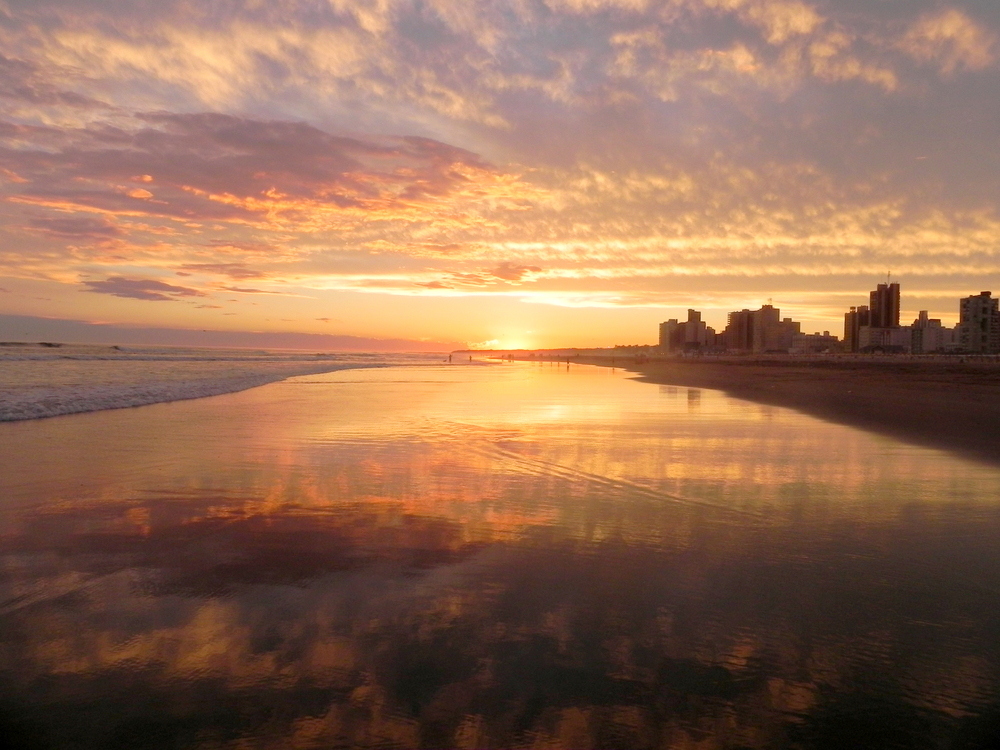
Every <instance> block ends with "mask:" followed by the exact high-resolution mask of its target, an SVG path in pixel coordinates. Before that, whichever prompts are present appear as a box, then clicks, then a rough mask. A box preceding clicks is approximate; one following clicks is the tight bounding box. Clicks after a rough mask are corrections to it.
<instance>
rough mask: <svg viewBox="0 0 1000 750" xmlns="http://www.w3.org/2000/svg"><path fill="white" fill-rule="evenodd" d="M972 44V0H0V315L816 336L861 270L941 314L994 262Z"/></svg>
mask: <svg viewBox="0 0 1000 750" xmlns="http://www.w3.org/2000/svg"><path fill="white" fill-rule="evenodd" d="M998 39H1000V6H998V5H997V4H996V3H985V2H977V1H975V0H965V1H959V0H955V1H949V2H938V1H937V0H933V1H932V0H908V1H907V2H899V1H898V0H894V1H892V2H886V3H880V4H878V5H877V6H874V7H873V6H872V5H871V4H870V3H864V2H861V0H829V1H827V2H805V1H802V0H661V1H660V2H654V1H653V0H510V1H509V2H491V1H489V0H478V1H470V0H463V2H458V0H426V1H423V2H418V0H371V1H370V2H367V1H366V2H362V1H361V0H358V1H357V2H350V1H348V0H329V1H326V0H324V1H323V2H319V1H317V2H291V1H287V2H286V1H282V2H274V3H265V4H261V3H256V2H251V1H250V0H232V1H231V2H227V3H225V4H211V5H206V6H197V5H195V6H192V5H191V4H189V3H186V2H183V1H182V0H163V1H162V2H158V3H155V4H154V3H135V2H126V1H125V0H103V1H102V2H97V1H96V0H31V1H30V2H29V1H28V0H0V44H2V49H3V53H2V55H0V165H2V168H0V315H5V316H8V318H6V319H7V320H13V319H14V318H13V317H10V316H16V318H17V319H18V320H29V319H30V320H33V321H35V322H33V323H31V325H30V326H28V327H29V328H30V327H31V326H36V327H37V326H43V325H48V326H49V329H50V330H53V331H57V332H58V331H60V330H63V331H67V332H68V331H71V330H74V327H76V328H79V326H80V325H83V326H86V325H92V324H99V325H103V326H108V327H116V326H117V327H125V328H135V329H142V328H148V329H169V330H179V331H184V330H192V331H196V332H201V331H206V330H214V331H222V332H226V331H231V332H234V336H235V332H246V331H257V332H262V333H266V334H268V335H291V334H296V335H298V334H304V335H312V336H333V337H337V336H340V337H344V336H350V337H356V338H357V339H359V340H366V341H370V342H372V348H377V347H378V346H380V344H379V342H380V341H384V340H387V339H393V340H398V339H403V340H407V341H412V342H414V346H415V347H416V346H418V345H419V346H420V347H430V348H433V347H434V346H440V348H450V347H453V346H454V345H455V344H464V345H469V346H482V347H486V346H496V347H500V348H520V347H527V348H544V347H546V346H604V345H611V344H613V343H614V342H616V341H624V340H631V339H634V338H635V337H636V335H638V333H637V332H641V331H644V330H649V329H650V326H652V325H655V324H657V323H659V322H660V321H662V320H664V319H665V318H672V317H683V315H684V311H685V310H686V309H688V308H697V309H699V310H701V311H703V313H704V320H705V321H706V322H707V323H708V324H709V325H712V326H714V327H716V328H721V327H722V326H723V325H724V323H725V316H726V314H727V313H728V312H729V311H731V310H740V309H744V308H746V309H750V308H757V307H759V306H760V305H762V304H764V303H766V302H767V300H768V299H773V304H774V306H776V307H780V308H781V309H782V311H783V314H785V315H788V316H791V317H793V318H794V319H795V320H799V321H802V324H803V330H806V331H813V330H824V329H830V330H838V320H840V319H841V316H842V314H843V312H844V311H845V310H847V309H848V308H849V307H850V306H851V305H857V304H863V303H864V302H863V299H864V298H863V297H862V296H861V295H863V294H864V293H866V290H867V289H868V288H869V284H870V280H871V279H873V278H882V277H884V276H885V274H886V273H887V272H889V271H891V273H892V278H893V281H900V282H902V283H904V284H905V285H906V288H907V290H908V291H907V295H906V300H905V304H906V305H912V309H911V308H910V307H909V306H907V307H904V308H903V309H902V311H901V312H902V315H903V317H904V318H905V319H910V318H912V317H916V315H917V313H918V312H919V311H920V310H928V311H929V312H930V316H931V317H933V318H940V319H942V320H943V321H945V322H946V323H947V324H952V323H954V322H956V321H957V318H958V311H957V308H956V307H955V305H954V303H953V301H954V300H956V299H959V298H962V297H965V296H968V295H970V294H976V293H977V292H978V291H979V290H980V289H983V288H991V287H992V288H1000V216H998V215H997V206H996V196H997V195H998V194H1000V150H998V149H997V148H996V144H995V130H996V122H998V121H1000V76H997V68H998V65H1000V45H998ZM43 319H44V320H48V321H49V322H48V323H44V322H38V321H43ZM8 335H9V336H17V335H19V334H18V333H17V331H13V332H12V331H11V330H9V327H5V328H4V329H3V335H0V338H3V337H4V336H8Z"/></svg>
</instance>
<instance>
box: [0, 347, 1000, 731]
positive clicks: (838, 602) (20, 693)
mask: <svg viewBox="0 0 1000 750" xmlns="http://www.w3.org/2000/svg"><path fill="white" fill-rule="evenodd" d="M0 446H2V451H3V452H2V454H0V455H2V459H0V461H2V465H0V543H2V547H0V734H3V733H6V736H8V737H12V738H14V740H15V742H16V743H17V744H15V746H18V745H20V746H23V747H58V748H117V747H121V748H168V747H169V748H188V747H192V748H279V747H282V748H283V747H297V748H298V747H301V748H332V747H373V748H374V747H378V748H389V747H401V748H410V747H436V748H441V747H462V748H485V747H540V748H542V747H543V748H585V747H599V748H615V747H623V748H647V747H649V748H654V747H655V748H700V749H708V748H775V747H779V748H780V747H816V748H821V747H822V748H827V747H829V748H866V747H870V748H892V747H899V748H924V747H926V748H937V747H941V748H953V747H954V748H973V747H990V746H992V745H990V744H989V743H990V742H991V741H992V739H993V738H995V736H997V734H998V730H1000V694H998V680H1000V671H998V667H1000V606H998V605H1000V545H998V544H997V539H1000V469H997V468H995V467H992V466H988V465H984V464H976V463H973V462H970V461H967V460H964V459H960V458H956V457H953V456H950V455H948V454H946V453H943V452H938V451H933V450H929V449H925V448H919V447H913V446H909V445H906V444H903V443H900V442H896V441H893V440H890V439H887V438H884V437H879V436H874V435H871V434H868V433H864V432H861V431H858V430H854V429H850V428H847V427H843V426H838V425H832V424H827V423H824V422H821V421H818V420H816V419H813V418H811V417H808V416H805V415H801V414H798V413H795V412H792V411H788V410H784V409H780V408H775V407H768V406H760V405H755V404H751V403H747V402H744V401H739V400H735V399H731V398H728V397H726V396H724V395H723V394H721V393H718V392H715V391H707V390H697V389H689V388H674V387H669V386H655V385H649V384H644V383H637V382H634V381H632V380H630V379H628V377H627V376H626V375H624V374H623V373H621V372H612V371H609V370H607V369H600V368H590V367H581V366H574V367H572V368H570V369H568V370H567V369H566V368H565V367H557V366H551V365H534V364H505V365H496V366H492V367H460V366H454V367H447V366H422V367H395V368H385V369H376V370H350V371H341V372H334V373H328V374H323V375H312V376H306V377H301V378H295V379H291V380H287V381H284V382H281V383H275V384H272V385H268V386H265V387H262V388H257V389H254V390H250V391H244V392H242V393H236V394H230V395H225V396H217V397H214V398H209V399H202V400H196V401H184V402H176V403H170V404H157V405H153V406H146V407H142V408H139V409H130V410H120V411H110V412H99V413H92V414H82V415H74V416H68V417H58V418H55V419H48V420H40V421H35V422H18V423H6V424H0Z"/></svg>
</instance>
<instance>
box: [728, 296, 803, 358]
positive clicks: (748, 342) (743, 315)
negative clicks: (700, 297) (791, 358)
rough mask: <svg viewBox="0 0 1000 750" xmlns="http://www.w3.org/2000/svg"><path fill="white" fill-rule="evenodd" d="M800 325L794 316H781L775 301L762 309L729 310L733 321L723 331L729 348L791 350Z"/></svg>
mask: <svg viewBox="0 0 1000 750" xmlns="http://www.w3.org/2000/svg"><path fill="white" fill-rule="evenodd" d="M799 332H800V325H799V324H798V323H796V322H794V321H793V320H792V319H791V318H785V319H784V320H782V319H781V311H780V310H778V308H776V307H773V306H771V305H764V306H763V307H761V308H760V309H759V310H739V311H736V312H731V313H729V325H727V326H726V330H725V331H724V332H723V337H724V340H725V344H726V348H727V349H735V350H738V351H745V352H754V353H755V354H760V353H763V352H787V351H788V350H789V349H791V348H792V339H793V337H794V336H795V334H796V333H799Z"/></svg>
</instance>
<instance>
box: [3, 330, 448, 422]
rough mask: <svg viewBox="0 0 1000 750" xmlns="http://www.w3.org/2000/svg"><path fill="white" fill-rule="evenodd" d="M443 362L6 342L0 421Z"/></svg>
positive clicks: (413, 357)
mask: <svg viewBox="0 0 1000 750" xmlns="http://www.w3.org/2000/svg"><path fill="white" fill-rule="evenodd" d="M447 356H448V355H447V354H364V353H357V354H355V353H351V354H340V353H338V354H332V353H325V352H321V353H316V354H311V353H305V352H294V351H266V350H255V351H251V350H244V349H198V348H180V347H163V346H158V347H139V346H99V345H81V344H15V343H9V342H7V343H3V344H0V422H6V421H14V420H20V419H38V418H41V417H54V416H59V415H61V414H75V413H79V412H87V411H101V410H102V409H117V408H125V407H130V406H144V405H146V404H155V403H159V402H163V401H180V400H183V399H189V398H202V397H205V396H216V395H219V394H220V393H232V392H234V391H242V390H245V389H247V388H254V387H256V386H260V385H264V384H266V383H272V382H274V381H276V380H283V379H284V378H288V377H294V376H296V375H309V374H315V373H320V372H332V371H334V370H343V369H353V368H357V367H385V366H388V365H391V364H422V363H429V362H440V361H442V359H447Z"/></svg>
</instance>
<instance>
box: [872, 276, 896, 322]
mask: <svg viewBox="0 0 1000 750" xmlns="http://www.w3.org/2000/svg"><path fill="white" fill-rule="evenodd" d="M868 299H869V302H870V304H869V305H868V307H869V309H870V310H871V323H870V324H869V325H871V327H872V328H895V327H896V326H898V325H899V284H895V283H894V284H879V285H878V286H877V287H875V291H874V292H871V293H870V294H869V295H868Z"/></svg>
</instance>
